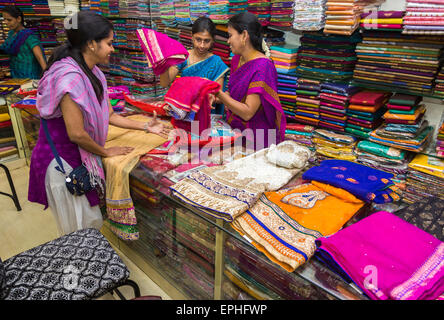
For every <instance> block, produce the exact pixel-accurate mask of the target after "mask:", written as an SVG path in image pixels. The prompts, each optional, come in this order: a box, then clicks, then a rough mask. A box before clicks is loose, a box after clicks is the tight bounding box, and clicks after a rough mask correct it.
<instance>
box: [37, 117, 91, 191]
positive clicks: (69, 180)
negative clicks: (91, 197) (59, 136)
mask: <svg viewBox="0 0 444 320" xmlns="http://www.w3.org/2000/svg"><path fill="white" fill-rule="evenodd" d="M41 121H42V125H43V129H44V130H45V134H46V140H48V143H49V146H50V147H51V150H52V153H53V154H54V157H55V159H56V161H57V164H58V166H57V167H56V169H57V170H58V171H60V172H61V173H63V174H64V175H65V181H66V187H67V188H68V191H69V192H70V193H71V194H72V195H75V196H81V195H83V194H85V193H87V192H89V191H91V190H92V189H94V187H93V186H92V185H91V180H90V174H89V172H88V169H87V168H86V167H85V166H84V165H83V164H81V165H80V166H78V167H77V168H74V169H72V171H71V172H70V173H69V174H68V175H67V174H66V171H65V168H63V163H62V160H61V159H60V157H59V154H58V152H57V149H56V148H55V146H54V142H53V141H52V139H51V136H50V134H49V131H48V125H47V123H46V120H45V119H43V118H42V119H41Z"/></svg>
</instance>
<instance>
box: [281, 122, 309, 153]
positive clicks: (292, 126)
mask: <svg viewBox="0 0 444 320" xmlns="http://www.w3.org/2000/svg"><path fill="white" fill-rule="evenodd" d="M314 130H315V127H313V126H309V125H306V124H299V123H291V122H287V127H286V129H285V139H286V140H292V141H294V142H296V143H299V144H301V145H304V146H306V147H307V148H308V149H310V150H311V151H315V147H314V144H313V139H312V138H313V131H314Z"/></svg>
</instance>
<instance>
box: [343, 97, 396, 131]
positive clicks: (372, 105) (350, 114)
mask: <svg viewBox="0 0 444 320" xmlns="http://www.w3.org/2000/svg"><path fill="white" fill-rule="evenodd" d="M390 95H391V93H389V92H379V91H370V90H363V91H360V92H358V93H355V94H354V95H353V96H352V97H351V98H350V104H349V106H348V110H347V125H346V127H347V128H351V129H354V130H355V132H358V133H359V134H361V135H362V136H368V134H369V133H370V132H371V131H372V130H374V129H376V128H377V127H379V126H380V125H381V124H382V122H383V120H382V115H383V114H384V112H385V111H386V108H385V104H386V102H387V100H388V99H389V97H390Z"/></svg>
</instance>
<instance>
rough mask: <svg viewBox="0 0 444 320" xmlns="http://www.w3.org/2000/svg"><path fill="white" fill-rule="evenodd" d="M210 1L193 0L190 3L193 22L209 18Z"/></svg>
mask: <svg viewBox="0 0 444 320" xmlns="http://www.w3.org/2000/svg"><path fill="white" fill-rule="evenodd" d="M208 5H209V4H208V0H191V2H190V16H191V21H192V22H194V21H196V19H197V18H199V17H207V16H208Z"/></svg>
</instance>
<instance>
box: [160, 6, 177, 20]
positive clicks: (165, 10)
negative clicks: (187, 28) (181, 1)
mask: <svg viewBox="0 0 444 320" xmlns="http://www.w3.org/2000/svg"><path fill="white" fill-rule="evenodd" d="M159 7H160V19H162V22H164V23H165V24H166V25H175V24H176V17H175V16H174V1H171V0H160V4H159Z"/></svg>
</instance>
